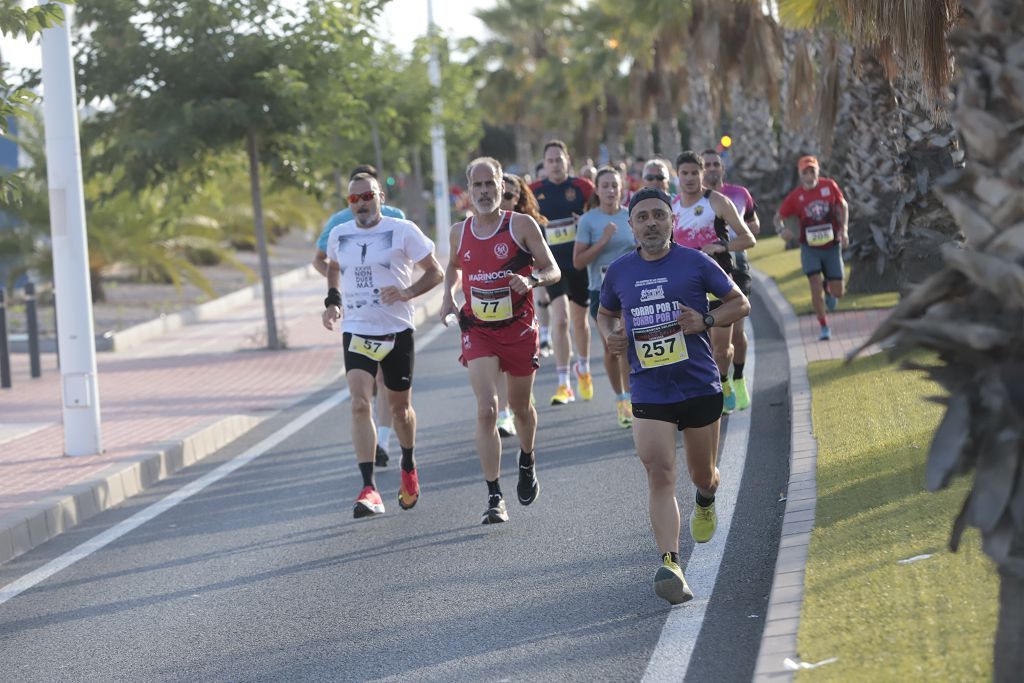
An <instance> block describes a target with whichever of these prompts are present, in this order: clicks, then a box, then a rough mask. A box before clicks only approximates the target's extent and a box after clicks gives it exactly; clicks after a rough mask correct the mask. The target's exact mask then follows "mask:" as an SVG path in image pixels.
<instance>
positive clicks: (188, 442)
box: [0, 266, 442, 565]
mask: <svg viewBox="0 0 1024 683" xmlns="http://www.w3.org/2000/svg"><path fill="white" fill-rule="evenodd" d="M308 270H309V271H312V266H310V267H309V269H308ZM313 272H315V271H313ZM308 274H309V273H308V271H307V269H306V268H305V267H303V268H298V269H296V270H293V271H290V272H289V273H285V274H283V275H281V276H278V277H286V276H291V277H293V278H294V280H285V281H284V284H280V283H278V282H275V285H276V286H287V285H288V284H291V283H292V282H295V281H301V279H303V278H305V277H306V276H307V275H308ZM296 275H298V277H296ZM256 287H257V290H256V292H255V294H253V293H250V294H249V295H248V296H249V297H250V298H249V299H242V298H239V299H232V298H231V297H233V296H234V295H235V294H240V293H241V292H246V291H248V290H250V289H252V288H246V290H240V291H239V292H235V293H234V294H229V295H227V296H225V297H221V299H218V300H216V301H212V302H209V304H203V306H208V305H210V304H214V303H217V302H221V301H222V300H225V299H226V300H228V303H226V304H221V305H223V306H225V308H221V309H219V310H226V308H230V307H233V306H237V305H239V304H240V303H244V302H245V301H250V300H251V299H252V297H253V296H258V295H259V290H258V285H257V286H256ZM441 289H442V288H441V287H436V288H435V289H434V290H433V291H432V292H430V293H429V294H427V295H426V296H424V297H422V298H421V299H419V300H417V301H416V302H415V311H414V317H413V321H414V324H415V325H416V326H417V327H420V326H422V325H424V324H426V323H427V322H428V321H429V320H430V319H431V318H432V317H434V316H436V315H437V314H438V313H439V312H440V310H441V300H442V292H441ZM197 308H201V307H197ZM192 310H193V312H192V313H190V314H188V315H186V316H184V317H183V318H181V320H189V321H198V320H202V319H209V318H210V317H213V316H214V315H215V313H213V312H211V311H212V310H214V309H207V310H205V311H204V312H201V313H198V314H197V313H195V312H194V309H192ZM176 315H177V314H176ZM195 315H203V316H205V317H203V318H198V317H192V316H195ZM168 317H171V316H168ZM154 322H156V321H154ZM147 324H148V323H143V325H142V326H137V327H144V326H145V325H147ZM175 324H177V325H178V326H179V327H180V326H181V325H182V324H184V323H175ZM133 329H134V328H133ZM175 329H176V328H175ZM126 331H127V330H126ZM136 343H141V341H138V342H136ZM133 345H136V344H133ZM334 379H335V378H329V379H328V380H326V382H325V383H323V384H320V385H318V386H317V387H316V388H314V389H313V390H311V391H310V392H308V394H307V395H312V394H314V393H316V392H318V391H322V390H323V389H324V388H325V387H326V386H327V385H329V384H330V383H331V382H333V381H334ZM303 400H305V397H304V398H301V399H299V400H298V401H295V402H292V403H291V404H290V405H288V406H283V407H281V408H280V409H278V410H276V411H274V412H272V413H268V414H266V415H260V416H253V415H229V416H227V417H220V418H216V419H213V420H211V421H209V422H207V423H206V424H204V425H203V426H201V427H200V428H199V429H196V430H193V431H191V432H190V433H188V434H186V435H184V436H183V437H181V438H179V439H173V440H170V441H167V442H165V443H162V444H156V445H155V446H154V448H153V449H152V450H148V451H145V452H143V453H139V454H138V455H134V456H131V457H128V458H126V459H124V460H121V461H119V462H117V463H114V464H112V465H110V466H109V467H108V468H107V469H105V470H104V471H103V472H101V473H100V474H99V475H97V476H94V477H91V478H90V479H88V480H86V481H82V482H78V483H75V484H72V485H70V486H67V487H65V488H63V489H62V490H60V491H55V492H54V493H52V494H50V495H48V496H47V497H45V498H44V499H42V500H40V501H38V502H36V503H33V504H32V505H29V506H27V507H26V508H24V509H22V510H18V511H15V512H11V513H7V514H6V515H2V516H0V565H2V564H4V563H5V562H8V561H9V560H12V559H14V558H16V557H18V556H19V555H22V554H24V553H26V552H28V551H29V550H31V549H33V548H35V547H36V546H39V545H41V544H43V543H45V542H46V541H48V540H50V539H52V538H54V537H55V536H58V535H59V534H62V533H64V532H65V531H69V530H70V529H72V528H74V527H75V526H77V525H78V524H80V523H82V522H84V521H86V520H87V519H89V518H91V517H94V516H95V515H98V514H99V513H101V512H103V511H105V510H107V509H109V508H112V507H114V506H116V505H119V504H120V503H122V502H124V501H125V500H127V499H128V498H130V497H132V496H134V495H137V494H139V493H141V492H142V491H144V490H145V489H147V488H149V487H150V486H152V485H153V484H156V483H157V482H159V481H161V480H163V479H165V478H167V477H169V476H171V475H172V474H174V473H176V472H178V471H179V470H181V469H183V468H185V467H188V466H190V465H194V464H196V463H198V462H200V461H202V460H203V459H205V458H207V457H208V456H210V455H212V454H213V453H216V452H217V451H218V450H220V449H221V448H224V447H225V446H227V445H229V444H230V443H232V442H234V441H235V440H237V439H238V438H240V437H242V436H244V435H245V434H246V433H247V432H249V431H250V430H252V429H253V428H255V427H256V426H258V425H259V424H261V423H262V422H264V421H265V420H267V419H270V418H272V417H274V416H275V415H277V414H279V413H281V412H283V411H284V410H287V409H288V408H289V407H291V406H294V405H296V404H298V403H301V402H302V401H303Z"/></svg>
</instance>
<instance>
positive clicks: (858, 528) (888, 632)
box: [798, 355, 998, 681]
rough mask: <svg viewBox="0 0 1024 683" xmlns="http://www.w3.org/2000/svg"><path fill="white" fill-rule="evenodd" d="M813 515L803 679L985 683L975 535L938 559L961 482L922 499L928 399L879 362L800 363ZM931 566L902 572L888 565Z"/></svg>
mask: <svg viewBox="0 0 1024 683" xmlns="http://www.w3.org/2000/svg"><path fill="white" fill-rule="evenodd" d="M809 374H810V381H811V391H812V396H813V399H812V400H813V403H812V411H813V419H814V434H815V436H816V437H817V439H818V503H817V511H816V522H815V529H814V532H813V535H812V540H811V548H810V557H809V559H808V563H807V577H806V586H805V594H804V603H803V615H802V618H801V622H800V633H799V639H798V652H799V654H800V657H801V659H802V660H803V661H806V662H817V661H821V660H823V659H828V658H830V657H838V658H839V659H838V661H837V662H835V663H832V664H828V665H825V666H822V667H821V668H818V669H814V670H810V671H806V672H802V673H801V674H800V678H801V679H802V680H813V681H817V680H828V681H918V680H942V681H966V680H988V679H990V678H991V658H992V644H993V638H994V633H995V624H996V612H997V600H998V579H997V574H996V572H995V570H994V566H993V564H992V563H991V562H990V561H989V560H988V559H987V558H986V557H985V555H984V554H983V553H982V552H981V550H980V538H979V536H978V534H977V533H976V532H969V533H967V534H966V535H965V537H964V541H963V544H962V546H961V549H960V551H959V552H958V553H956V554H952V553H950V552H948V550H946V542H947V539H948V538H949V531H950V526H951V524H952V521H953V518H954V516H955V515H956V513H957V511H958V510H959V507H960V504H961V503H962V501H963V499H964V496H965V494H966V491H967V484H968V482H967V481H966V480H961V481H958V482H957V483H956V485H955V486H953V487H951V488H950V489H949V490H946V491H943V492H940V493H937V494H936V493H927V492H926V491H925V489H924V463H925V460H926V456H927V452H928V448H929V446H930V444H931V438H932V434H933V433H934V431H935V428H936V426H937V425H938V422H939V420H940V419H941V415H942V408H941V406H939V405H937V404H934V403H931V402H928V401H926V400H925V399H926V398H927V397H928V396H933V395H937V394H939V393H941V389H940V387H938V386H937V385H936V384H934V383H933V382H931V381H930V380H928V379H927V378H926V377H925V376H924V374H923V373H921V372H907V371H903V370H899V369H897V367H896V366H895V365H893V364H892V363H889V362H887V361H886V360H885V359H884V357H882V356H881V355H877V356H873V357H870V358H865V359H860V360H858V361H856V362H854V363H853V364H851V365H849V366H846V365H843V364H842V363H841V362H840V361H823V362H819V363H812V364H811V365H810V369H809ZM929 553H930V554H932V555H933V556H932V557H930V558H928V559H924V560H919V561H916V562H913V563H910V564H899V560H902V559H906V558H910V557H914V556H917V555H923V554H929Z"/></svg>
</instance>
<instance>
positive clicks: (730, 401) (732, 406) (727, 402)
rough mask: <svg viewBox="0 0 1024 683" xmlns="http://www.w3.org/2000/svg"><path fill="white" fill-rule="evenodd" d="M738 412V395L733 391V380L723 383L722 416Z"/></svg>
mask: <svg viewBox="0 0 1024 683" xmlns="http://www.w3.org/2000/svg"><path fill="white" fill-rule="evenodd" d="M734 410H736V393H735V392H734V391H733V390H732V380H731V379H727V380H725V381H724V382H722V415H729V414H730V413H732V411H734Z"/></svg>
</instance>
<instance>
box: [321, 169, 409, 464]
mask: <svg viewBox="0 0 1024 683" xmlns="http://www.w3.org/2000/svg"><path fill="white" fill-rule="evenodd" d="M359 173H367V174H369V175H372V176H373V177H374V178H377V177H378V176H377V168H376V167H375V166H371V165H370V164H361V165H359V166H356V167H355V168H354V169H352V173H351V174H350V175H349V177H348V178H349V180H352V178H354V177H355V176H356V175H358V174H359ZM378 182H379V179H378ZM380 212H381V214H383V215H385V216H390V217H391V218H405V214H404V213H403V212H402V210H401V209H399V208H398V207H395V206H390V205H388V204H384V205H383V206H381V207H380ZM350 220H352V208H351V207H348V206H346V207H345V208H344V209H342V210H341V211H339V212H337V213H335V214H334V215H332V216H331V217H330V218H328V219H327V222H326V223H325V224H324V229H323V230H321V231H320V237H319V239H317V241H316V252H315V253H314V254H313V267H314V268H315V269H316V271H317V272H318V273H320V274H321V275H323V276H324V277H327V237H328V235H330V234H331V230H334V227H335V226H337V225H341V224H342V223H348V222H349V221H350ZM374 410H375V411H376V413H377V415H376V421H377V452H376V454H375V462H376V463H377V467H387V464H388V461H389V459H390V458H389V456H388V451H389V450H390V449H391V435H392V433H393V430H392V429H391V409H390V408H388V399H387V396H386V394H385V392H384V376H383V375H381V374H380V373H377V401H376V404H375V405H374Z"/></svg>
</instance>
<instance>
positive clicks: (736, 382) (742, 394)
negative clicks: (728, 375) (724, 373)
mask: <svg viewBox="0 0 1024 683" xmlns="http://www.w3.org/2000/svg"><path fill="white" fill-rule="evenodd" d="M732 388H733V391H734V392H735V393H736V408H737V409H739V410H746V409H747V408H749V407H750V394H748V393H747V378H746V377H740V378H739V379H733V381H732Z"/></svg>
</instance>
